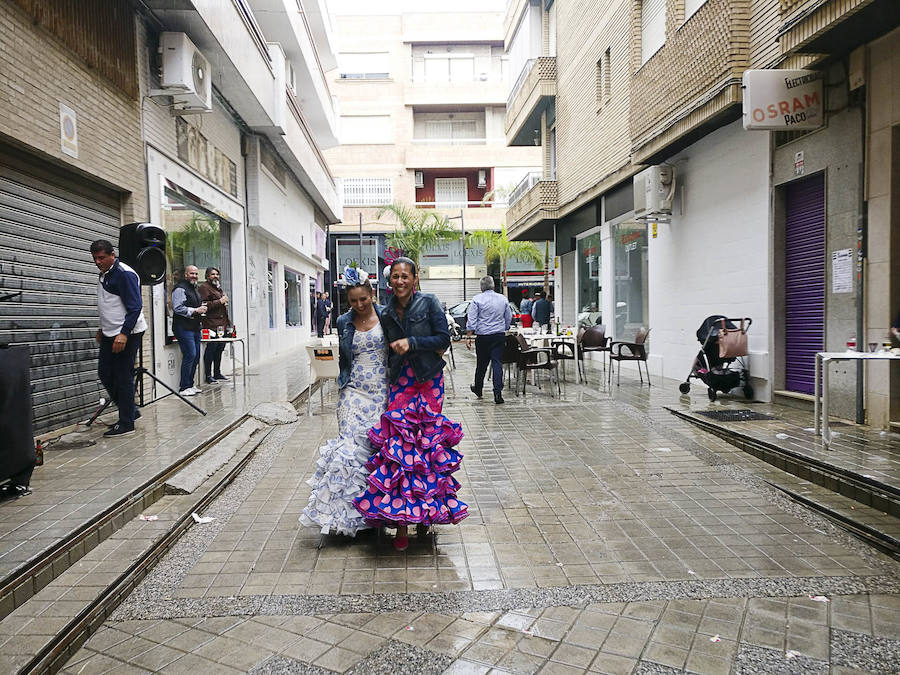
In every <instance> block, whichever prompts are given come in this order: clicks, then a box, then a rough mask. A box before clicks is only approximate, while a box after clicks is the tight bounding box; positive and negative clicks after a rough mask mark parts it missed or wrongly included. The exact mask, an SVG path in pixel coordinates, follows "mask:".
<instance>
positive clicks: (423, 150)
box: [406, 138, 540, 169]
mask: <svg viewBox="0 0 900 675" xmlns="http://www.w3.org/2000/svg"><path fill="white" fill-rule="evenodd" d="M537 153H538V149H537V148H535V147H534V146H533V145H532V146H530V147H521V148H510V147H506V145H504V141H503V139H502V138H466V139H460V138H454V139H449V138H448V139H432V138H414V139H413V142H412V144H411V145H409V146H407V148H406V166H407V167H409V168H411V169H423V168H428V169H453V168H459V167H467V166H535V165H537V164H540V156H539V155H538V154H537Z"/></svg>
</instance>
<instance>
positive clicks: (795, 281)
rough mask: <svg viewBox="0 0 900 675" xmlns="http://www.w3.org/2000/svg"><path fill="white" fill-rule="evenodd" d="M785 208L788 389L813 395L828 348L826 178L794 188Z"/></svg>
mask: <svg viewBox="0 0 900 675" xmlns="http://www.w3.org/2000/svg"><path fill="white" fill-rule="evenodd" d="M785 207H786V208H785V251H784V257H785V288H784V293H785V327H784V337H785V388H786V389H787V390H788V391H796V392H800V393H804V394H812V393H813V389H814V380H813V377H814V372H815V358H816V352H820V351H822V349H823V347H824V343H825V178H824V176H822V175H819V176H813V177H812V178H807V179H805V180H802V181H796V182H794V183H790V184H789V185H788V186H787V188H786V194H785Z"/></svg>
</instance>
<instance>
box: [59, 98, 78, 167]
mask: <svg viewBox="0 0 900 675" xmlns="http://www.w3.org/2000/svg"><path fill="white" fill-rule="evenodd" d="M59 144H60V149H61V150H62V151H63V153H64V154H66V155H69V157H74V158H75V159H78V116H77V115H76V114H75V111H74V110H72V109H71V108H70V107H69V106H67V105H65V104H64V103H60V104H59Z"/></svg>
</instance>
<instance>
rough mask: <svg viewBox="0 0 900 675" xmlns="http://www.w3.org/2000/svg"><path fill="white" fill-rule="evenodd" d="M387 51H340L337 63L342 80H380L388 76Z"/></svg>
mask: <svg viewBox="0 0 900 675" xmlns="http://www.w3.org/2000/svg"><path fill="white" fill-rule="evenodd" d="M389 57H390V54H389V53H388V52H342V53H341V54H340V55H338V65H339V69H340V77H341V79H342V80H381V79H385V78H388V77H390V72H391V69H390V67H389V61H390V58H389Z"/></svg>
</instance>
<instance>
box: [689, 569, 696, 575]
mask: <svg viewBox="0 0 900 675" xmlns="http://www.w3.org/2000/svg"><path fill="white" fill-rule="evenodd" d="M688 574H693V575H694V576H697V573H696V572H695V571H694V570H688Z"/></svg>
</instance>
